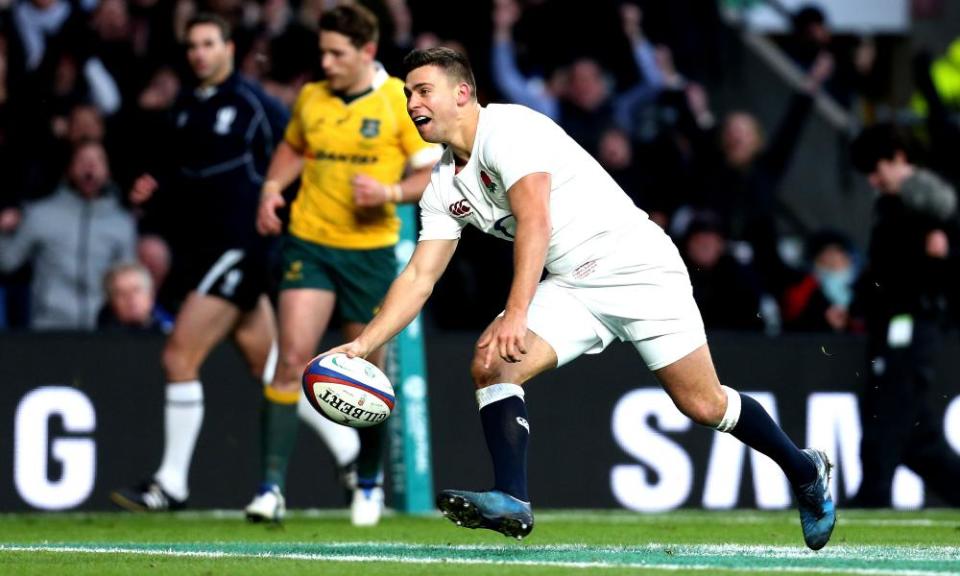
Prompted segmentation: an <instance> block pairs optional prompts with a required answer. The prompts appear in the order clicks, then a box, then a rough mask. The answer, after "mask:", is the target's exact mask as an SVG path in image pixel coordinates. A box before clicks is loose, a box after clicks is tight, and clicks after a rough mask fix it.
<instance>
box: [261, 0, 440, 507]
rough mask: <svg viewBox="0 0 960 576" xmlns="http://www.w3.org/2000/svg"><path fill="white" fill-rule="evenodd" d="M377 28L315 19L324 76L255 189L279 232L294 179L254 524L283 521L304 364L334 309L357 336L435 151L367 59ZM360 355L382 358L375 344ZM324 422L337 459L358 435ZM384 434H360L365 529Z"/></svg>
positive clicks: (367, 16)
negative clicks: (403, 206) (401, 207)
mask: <svg viewBox="0 0 960 576" xmlns="http://www.w3.org/2000/svg"><path fill="white" fill-rule="evenodd" d="M377 28H378V26H377V20H376V17H375V16H374V15H373V14H371V13H370V12H369V11H368V10H366V9H364V8H363V7H360V6H357V5H344V6H339V7H337V8H334V9H332V10H330V11H328V12H325V13H324V14H323V15H322V16H321V18H320V51H321V54H322V65H323V70H324V73H325V75H326V79H325V80H324V81H322V82H316V83H311V84H307V85H306V86H304V88H303V90H302V91H301V92H300V95H299V97H298V98H297V102H296V104H295V105H294V111H293V116H292V118H291V120H290V124H289V125H288V126H287V130H286V134H285V139H284V142H283V143H282V144H281V145H280V146H279V147H278V149H277V151H276V153H275V154H274V157H273V160H272V162H271V164H270V169H269V171H268V173H267V179H266V181H265V183H264V186H263V192H262V196H261V201H260V209H259V212H258V215H257V228H258V230H259V231H260V232H261V233H262V234H265V235H268V234H279V233H280V232H281V229H282V224H281V221H280V219H279V218H278V217H277V210H278V209H279V208H280V207H282V206H283V205H284V199H283V197H282V196H281V194H280V191H281V190H283V189H284V188H285V187H286V186H288V185H289V184H290V183H292V182H293V181H294V180H295V179H296V177H297V176H298V175H300V177H301V185H300V191H299V193H298V195H297V198H296V200H295V201H294V202H293V205H292V207H291V213H290V226H289V229H288V231H287V235H286V236H285V237H284V243H283V265H284V270H283V278H282V279H281V284H280V306H279V308H280V361H279V364H278V367H277V372H276V375H275V377H274V379H273V382H272V383H271V385H270V386H269V387H267V388H266V391H265V398H264V411H263V422H262V426H263V432H262V452H263V462H262V466H263V478H262V480H263V484H261V486H260V489H259V491H258V493H257V495H256V497H255V498H254V500H253V502H251V504H250V505H249V506H248V507H247V509H246V513H247V518H249V519H250V520H252V521H263V520H269V521H279V520H280V519H282V516H283V513H284V506H285V504H284V498H283V495H282V493H283V484H284V479H285V476H286V467H287V461H288V460H289V456H290V453H291V451H292V449H293V444H294V441H295V439H296V429H297V404H298V401H299V402H302V401H301V393H300V376H301V372H302V370H303V367H304V366H305V365H306V364H307V362H309V361H310V359H311V358H312V357H313V356H314V354H315V352H316V348H317V346H318V344H319V341H320V339H321V338H322V336H323V333H324V331H325V330H326V328H327V325H328V323H329V322H330V319H331V317H332V316H333V314H334V312H335V311H336V313H337V316H338V317H339V319H340V321H341V322H342V323H343V333H344V337H345V338H346V339H347V340H352V339H354V338H356V337H357V335H359V334H360V332H361V331H362V330H363V327H364V326H365V325H366V324H367V322H369V321H370V320H371V319H372V318H373V315H374V311H375V309H376V308H377V306H379V304H380V302H381V301H382V300H383V297H384V296H385V295H386V293H387V289H388V288H389V287H390V283H391V282H392V281H393V278H394V277H395V276H396V268H397V264H396V258H395V256H394V245H395V244H396V243H397V241H398V239H399V231H400V220H399V218H398V217H397V215H396V204H397V203H401V202H411V203H412V202H417V201H419V199H420V196H421V194H422V193H423V190H424V188H426V185H427V182H428V180H429V177H430V170H431V168H432V166H433V164H434V162H435V161H436V160H437V159H438V158H439V157H440V149H439V148H438V147H436V146H434V145H431V144H427V143H426V142H424V141H423V140H422V139H421V138H420V135H419V134H418V132H417V130H416V128H415V127H414V125H413V122H412V121H411V120H410V117H409V115H408V114H407V112H406V98H405V97H404V94H403V81H402V80H400V79H398V78H393V77H390V76H388V75H387V73H386V71H385V70H384V69H383V67H382V66H380V64H379V63H378V62H376V61H375V60H374V57H375V54H376V50H377V36H378V29H377ZM405 170H406V173H407V176H406V177H404V173H405ZM369 359H370V360H371V361H373V362H374V363H376V364H378V365H381V366H382V365H383V351H382V350H381V351H378V352H376V353H374V354H373V355H371V357H370V358H369ZM302 406H303V405H302ZM304 409H305V410H307V411H310V412H312V409H311V408H309V407H308V406H303V407H301V415H303V416H306V413H305V412H304ZM314 416H315V417H317V418H322V417H321V416H319V415H318V414H316V413H314ZM328 425H329V426H332V427H334V428H336V430H329V431H328V432H329V433H331V434H333V435H334V436H336V437H334V438H330V434H326V435H325V437H326V439H327V441H328V445H329V444H332V445H331V449H332V450H333V452H334V455H335V457H336V456H339V457H338V460H340V461H339V462H338V463H340V464H341V465H343V464H345V462H343V461H342V459H345V457H344V454H346V453H347V452H348V451H345V450H343V449H342V448H343V444H344V443H345V442H347V443H348V441H349V439H350V437H349V436H348V437H347V438H346V440H344V438H343V435H345V434H347V435H354V434H356V432H354V431H353V430H352V429H350V428H345V427H342V426H339V425H337V424H333V423H329V424H328ZM383 432H384V428H383V426H377V427H373V428H366V429H363V430H362V431H361V432H360V450H359V457H357V461H356V485H355V490H354V495H353V503H352V506H351V508H352V519H353V523H354V524H356V525H374V524H376V523H377V522H378V521H379V519H380V513H381V511H382V507H383V489H382V487H381V484H382V477H383V472H382V460H383V458H382V448H381V446H382V444H383V442H384V434H383ZM353 438H356V436H353ZM354 442H355V440H354ZM338 445H339V446H338ZM338 448H341V449H340V450H338ZM354 450H355V448H354Z"/></svg>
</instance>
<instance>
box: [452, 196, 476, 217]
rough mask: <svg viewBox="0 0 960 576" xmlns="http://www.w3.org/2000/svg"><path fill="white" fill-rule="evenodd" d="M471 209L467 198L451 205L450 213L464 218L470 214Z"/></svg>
mask: <svg viewBox="0 0 960 576" xmlns="http://www.w3.org/2000/svg"><path fill="white" fill-rule="evenodd" d="M471 210H472V208H471V207H470V203H469V202H467V201H466V200H458V201H457V202H454V203H453V204H451V205H450V213H451V214H453V216H454V217H455V218H463V217H464V216H466V215H467V214H469V213H470V212H471Z"/></svg>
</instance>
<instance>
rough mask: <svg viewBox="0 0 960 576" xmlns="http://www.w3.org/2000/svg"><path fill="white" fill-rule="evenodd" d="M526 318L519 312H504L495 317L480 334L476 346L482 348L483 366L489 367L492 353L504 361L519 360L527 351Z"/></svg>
mask: <svg viewBox="0 0 960 576" xmlns="http://www.w3.org/2000/svg"><path fill="white" fill-rule="evenodd" d="M526 341H527V319H526V318H525V317H523V316H522V315H520V314H510V313H506V314H504V315H503V316H500V317H497V318H495V319H494V321H493V322H491V323H490V326H488V327H487V329H486V330H484V331H483V334H481V335H480V340H478V341H477V348H479V349H481V350H484V351H485V353H484V355H483V367H484V368H489V367H490V363H491V362H492V361H493V355H494V354H497V355H499V356H500V358H503V360H504V361H505V362H520V361H521V360H523V356H524V355H525V354H526V353H527V345H526Z"/></svg>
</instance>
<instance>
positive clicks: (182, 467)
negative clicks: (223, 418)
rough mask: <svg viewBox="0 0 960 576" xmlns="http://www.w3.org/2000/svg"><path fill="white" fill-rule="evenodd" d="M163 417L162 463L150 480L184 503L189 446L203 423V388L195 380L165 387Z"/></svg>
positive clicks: (195, 439) (190, 446) (188, 467)
mask: <svg viewBox="0 0 960 576" xmlns="http://www.w3.org/2000/svg"><path fill="white" fill-rule="evenodd" d="M164 417H165V418H164V422H163V425H164V432H165V433H164V446H163V461H162V462H161V463H160V468H159V469H158V470H157V473H156V474H155V475H154V479H155V480H156V481H157V482H159V483H160V486H162V487H163V489H164V490H165V491H166V492H167V493H168V494H170V495H171V496H173V497H174V498H176V499H178V500H185V499H186V498H187V496H188V495H189V494H190V491H189V489H188V488H187V476H188V474H189V473H190V460H191V458H193V447H194V446H195V445H196V443H197V436H199V435H200V426H201V425H202V424H203V386H202V385H201V384H200V381H199V380H190V381H187V382H170V383H168V384H167V405H166V409H165V410H164Z"/></svg>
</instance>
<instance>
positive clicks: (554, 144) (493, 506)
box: [334, 48, 836, 549]
mask: <svg viewBox="0 0 960 576" xmlns="http://www.w3.org/2000/svg"><path fill="white" fill-rule="evenodd" d="M404 64H405V65H406V68H407V75H406V80H405V91H406V93H407V111H408V113H409V114H410V116H411V118H413V121H414V124H416V126H417V128H418V130H419V131H420V135H421V136H422V137H423V139H424V140H426V141H428V142H435V143H440V144H444V145H445V147H446V149H445V151H444V154H443V156H442V158H441V160H440V162H438V163H437V165H436V166H435V168H434V171H433V174H432V177H431V181H430V185H429V186H428V187H427V189H426V191H425V192H424V194H423V198H422V200H421V201H420V208H421V220H422V226H421V232H420V241H419V243H418V244H417V248H416V250H415V251H414V253H413V256H412V257H411V259H410V262H409V264H408V265H407V267H406V269H405V270H404V271H403V272H402V273H401V274H400V275H399V277H398V278H397V279H396V280H395V281H394V283H393V285H392V286H391V288H390V291H389V292H388V294H387V297H386V299H385V301H384V304H383V306H382V307H381V310H380V312H379V314H378V315H377V316H376V317H375V318H374V320H373V321H372V322H371V323H370V324H369V325H367V328H366V329H365V330H364V331H363V333H362V334H361V335H360V336H359V337H358V338H357V339H356V340H354V341H353V342H350V343H348V344H345V345H343V346H341V347H339V348H336V349H334V350H335V351H343V352H346V353H347V354H349V355H351V356H366V355H367V354H368V353H370V352H371V351H373V350H376V349H377V348H379V347H380V346H381V345H382V344H383V343H385V342H387V341H388V340H389V339H390V338H392V337H393V336H394V335H395V334H397V332H399V331H400V330H401V329H403V327H404V326H406V325H407V324H408V323H409V322H411V321H412V320H413V319H414V318H415V317H416V315H417V314H418V313H419V311H420V309H421V308H422V307H423V305H424V303H425V302H426V301H427V298H428V297H429V296H430V293H431V292H432V290H433V287H434V284H435V283H436V282H437V280H438V279H439V278H440V276H441V275H442V273H443V271H444V270H445V269H446V267H447V264H448V263H449V261H450V258H451V257H452V256H453V253H454V251H455V250H456V247H457V242H458V240H459V238H460V232H461V230H462V229H463V227H464V226H466V225H468V224H469V225H472V226H475V227H477V228H479V229H480V230H483V231H484V232H486V233H488V234H492V235H494V236H498V237H500V238H503V239H506V240H510V241H512V242H513V243H514V276H513V281H512V284H511V288H510V294H509V296H508V298H507V302H506V306H505V307H504V312H503V313H502V314H501V315H500V316H498V317H497V318H496V319H494V320H493V322H492V323H491V324H490V326H489V327H488V328H487V329H486V330H485V331H484V332H483V334H482V335H481V337H480V339H479V340H478V342H477V347H476V351H475V356H474V360H473V364H472V366H471V374H472V376H473V380H474V384H475V386H476V395H477V402H478V404H479V406H480V419H481V423H482V425H483V429H484V436H485V438H486V442H487V446H488V448H489V450H490V454H491V457H492V459H493V467H494V476H495V481H494V488H493V489H492V490H489V491H485V492H469V491H463V490H443V491H441V492H440V493H439V495H438V496H437V505H438V506H439V508H440V510H441V511H442V512H443V514H444V515H445V516H447V517H448V518H450V519H451V520H452V521H454V522H456V523H457V524H458V525H460V526H465V527H467V528H488V529H491V530H496V531H498V532H501V533H503V534H505V535H507V536H511V537H517V538H523V537H524V536H526V535H527V534H529V533H530V531H531V530H532V529H533V522H534V520H533V513H532V509H531V507H530V503H529V498H528V496H527V474H526V466H527V464H526V463H527V438H528V435H529V433H530V424H529V422H528V421H527V413H526V407H525V404H524V400H523V397H524V393H523V388H522V385H523V384H524V383H526V382H527V381H528V380H530V379H531V378H533V377H534V376H536V375H537V374H540V373H541V372H544V371H546V370H549V369H552V368H555V367H557V366H561V365H563V364H566V363H567V362H570V361H572V360H573V359H575V358H576V357H578V356H580V355H581V354H591V353H598V352H601V351H602V350H603V349H604V348H605V347H606V346H607V345H609V344H610V343H611V342H612V341H614V340H615V339H620V340H623V341H627V342H630V343H631V344H633V345H634V346H635V347H636V349H637V351H638V352H639V353H640V356H641V357H642V358H643V360H644V362H645V363H646V364H647V366H648V367H649V368H650V369H651V370H652V371H653V372H654V374H655V375H656V377H657V379H658V380H659V382H660V384H661V385H662V386H663V388H664V390H666V392H667V393H668V394H669V395H670V397H671V398H672V399H673V401H674V403H675V404H676V406H677V408H679V409H680V411H681V412H683V413H684V414H685V415H686V416H688V417H689V418H691V419H692V420H694V421H695V422H697V423H699V424H702V425H705V426H710V427H712V428H715V429H717V430H719V431H721V432H729V433H731V434H733V435H734V436H735V437H737V438H738V439H740V440H741V441H742V442H744V443H745V444H747V445H748V446H750V447H752V448H754V449H756V450H758V451H759V452H761V453H763V454H766V455H767V456H769V457H770V458H772V459H773V460H774V461H775V462H777V463H778V464H779V465H780V467H781V468H782V469H783V471H784V473H785V474H786V476H787V478H788V480H789V481H790V483H791V485H792V487H793V490H794V494H795V495H796V497H797V501H798V505H799V508H800V519H801V526H802V529H803V535H804V540H805V541H806V543H807V545H808V546H809V547H810V548H813V549H819V548H821V547H823V546H824V545H825V544H826V543H827V540H829V538H830V534H831V532H832V530H833V526H834V523H835V518H836V517H835V512H834V505H833V502H832V500H831V498H830V491H829V480H830V463H829V462H828V460H827V457H826V455H825V454H824V453H823V452H821V451H819V450H811V449H806V450H800V449H799V448H797V447H796V445H794V443H793V442H792V441H791V440H790V439H789V438H788V437H787V436H786V435H785V434H784V433H783V431H782V430H781V429H780V428H779V427H778V426H777V424H776V423H774V422H773V420H771V419H770V417H769V416H768V415H767V413H766V412H765V411H764V410H763V408H762V407H761V406H760V405H759V404H758V403H757V402H756V401H755V400H753V399H751V398H749V397H748V396H741V395H740V394H738V393H737V392H736V391H735V390H733V389H731V388H727V387H726V386H721V384H720V382H719V380H718V378H717V374H716V371H715V370H714V367H713V362H712V360H711V358H710V352H709V349H708V347H707V343H706V335H705V333H704V328H703V321H702V320H701V318H700V312H699V310H698V309H697V305H696V303H695V302H694V299H693V291H692V288H691V286H690V279H689V276H688V274H687V270H686V267H685V266H684V263H683V261H682V260H681V258H680V255H679V253H678V252H677V249H676V247H674V245H673V243H672V242H671V240H670V239H669V237H668V236H667V235H666V234H664V233H663V231H662V230H661V229H660V228H659V227H658V226H657V225H656V224H654V223H653V222H651V221H650V220H649V219H648V218H647V215H646V214H645V213H644V212H643V211H642V210H640V209H639V208H637V207H636V206H635V205H634V204H633V202H632V201H631V200H630V199H629V197H628V196H627V195H626V194H625V193H624V192H623V191H622V190H621V189H620V187H619V186H618V185H617V184H616V182H614V180H613V179H612V178H611V177H610V176H609V175H608V174H607V173H606V172H605V171H604V170H603V168H602V167H601V166H600V165H599V164H598V163H597V162H596V161H595V160H594V159H593V158H592V157H591V156H590V155H589V154H587V152H585V151H584V150H583V149H582V148H581V147H580V146H579V145H578V144H577V143H576V142H574V141H573V140H572V139H571V138H570V137H569V136H568V135H567V134H566V133H565V132H564V131H563V130H562V129H561V128H560V127H559V126H557V125H556V124H555V123H554V122H553V121H552V120H550V119H549V118H547V117H546V116H543V115H542V114H539V113H537V112H535V111H533V110H530V109H528V108H525V107H523V106H517V105H498V104H490V105H488V106H486V107H482V106H480V105H479V104H478V102H477V100H476V96H475V93H476V84H475V81H474V78H473V72H472V71H471V68H470V64H469V62H468V61H467V60H466V58H465V57H464V56H462V55H461V54H459V53H457V52H455V51H453V50H450V49H446V48H431V49H428V50H416V51H414V52H411V53H410V54H409V55H408V56H407V57H406V59H405V60H404ZM544 268H546V270H547V272H548V274H547V277H546V278H545V279H544V280H543V281H540V278H541V273H542V271H543V269H544Z"/></svg>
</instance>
